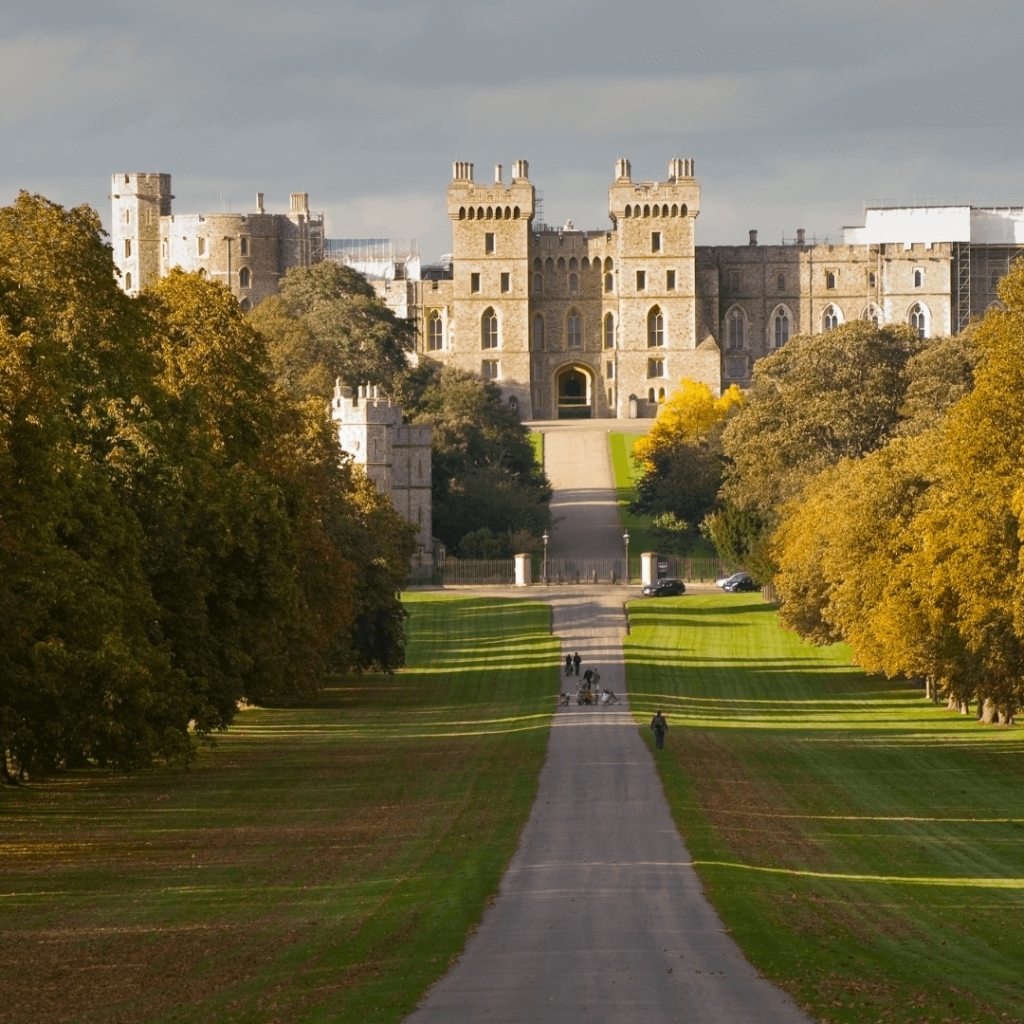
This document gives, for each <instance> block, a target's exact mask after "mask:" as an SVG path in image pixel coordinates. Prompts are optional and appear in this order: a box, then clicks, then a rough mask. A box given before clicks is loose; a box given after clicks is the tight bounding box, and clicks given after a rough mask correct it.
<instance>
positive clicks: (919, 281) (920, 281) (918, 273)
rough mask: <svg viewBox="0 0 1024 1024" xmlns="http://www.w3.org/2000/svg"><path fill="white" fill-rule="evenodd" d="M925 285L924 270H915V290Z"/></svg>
mask: <svg viewBox="0 0 1024 1024" xmlns="http://www.w3.org/2000/svg"><path fill="white" fill-rule="evenodd" d="M923 285H924V271H923V270H915V271H914V287H915V288H921V287H922V286H923Z"/></svg>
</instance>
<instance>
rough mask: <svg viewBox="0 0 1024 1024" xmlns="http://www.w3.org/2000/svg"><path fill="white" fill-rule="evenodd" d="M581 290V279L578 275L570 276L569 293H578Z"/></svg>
mask: <svg viewBox="0 0 1024 1024" xmlns="http://www.w3.org/2000/svg"><path fill="white" fill-rule="evenodd" d="M579 290H580V279H579V277H578V276H577V275H576V274H570V275H569V291H571V292H574V293H575V292H578V291H579Z"/></svg>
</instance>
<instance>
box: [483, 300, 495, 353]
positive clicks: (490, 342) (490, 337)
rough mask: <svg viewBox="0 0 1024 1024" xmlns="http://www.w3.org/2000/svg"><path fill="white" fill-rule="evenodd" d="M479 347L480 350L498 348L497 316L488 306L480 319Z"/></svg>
mask: <svg viewBox="0 0 1024 1024" xmlns="http://www.w3.org/2000/svg"><path fill="white" fill-rule="evenodd" d="M480 345H481V347H482V348H497V347H498V316H497V314H496V313H495V312H494V310H493V309H492V308H491V307H490V306H488V307H487V309H485V310H484V315H483V316H482V317H481V318H480Z"/></svg>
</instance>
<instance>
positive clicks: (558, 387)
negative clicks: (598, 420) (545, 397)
mask: <svg viewBox="0 0 1024 1024" xmlns="http://www.w3.org/2000/svg"><path fill="white" fill-rule="evenodd" d="M555 395H556V396H557V402H558V418H559V419H560V420H589V419H590V418H591V417H592V416H593V415H594V371H593V370H591V369H590V367H588V366H582V365H580V364H578V363H576V364H573V365H571V366H563V367H562V368H561V369H559V370H557V371H556V373H555Z"/></svg>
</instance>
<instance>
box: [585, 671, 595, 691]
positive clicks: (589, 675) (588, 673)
mask: <svg viewBox="0 0 1024 1024" xmlns="http://www.w3.org/2000/svg"><path fill="white" fill-rule="evenodd" d="M593 679H594V673H593V672H592V671H591V670H590V669H589V668H588V669H587V671H586V672H584V673H583V682H584V683H585V684H586V687H587V689H588V690H589V689H590V684H591V682H592V681H593Z"/></svg>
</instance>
